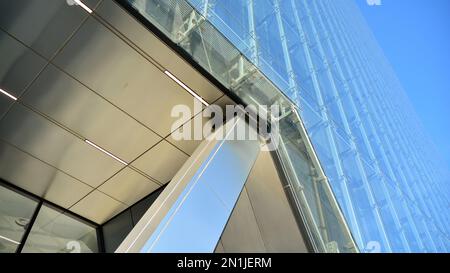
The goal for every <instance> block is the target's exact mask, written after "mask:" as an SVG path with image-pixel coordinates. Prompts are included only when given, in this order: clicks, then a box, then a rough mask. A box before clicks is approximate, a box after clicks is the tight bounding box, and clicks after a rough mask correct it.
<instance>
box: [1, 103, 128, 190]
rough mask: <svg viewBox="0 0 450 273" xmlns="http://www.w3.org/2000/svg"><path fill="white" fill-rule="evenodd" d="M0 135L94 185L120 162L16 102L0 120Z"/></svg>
mask: <svg viewBox="0 0 450 273" xmlns="http://www.w3.org/2000/svg"><path fill="white" fill-rule="evenodd" d="M0 138H2V139H4V140H6V141H7V142H9V143H11V144H13V145H15V146H17V147H19V148H20V149H22V150H24V151H26V152H28V153H30V154H32V155H33V156H35V157H37V158H40V159H42V160H43V161H45V162H47V163H49V164H51V165H52V166H55V167H56V168H58V169H61V170H63V171H65V172H67V173H68V174H70V175H72V176H74V177H76V178H78V179H80V180H81V181H83V182H85V183H87V184H89V185H91V186H92V187H96V186H98V185H99V184H101V183H102V182H103V181H105V180H106V179H108V178H109V177H111V176H112V175H113V174H114V173H116V172H117V171H118V170H120V169H121V168H122V167H123V165H122V164H121V163H119V162H118V161H116V160H115V159H113V158H111V157H109V156H107V155H106V154H104V153H102V152H100V151H98V150H97V149H95V148H94V147H92V146H90V145H87V144H86V143H85V142H84V141H82V140H81V139H79V138H77V137H75V136H74V135H72V134H70V133H69V132H67V131H66V130H64V129H62V128H61V127H59V126H57V125H55V124H54V123H52V122H50V121H48V120H47V119H45V118H43V117H42V116H40V115H38V114H36V113H34V112H32V111H30V110H28V109H27V108H25V107H23V106H21V105H19V104H15V105H14V106H13V108H12V109H11V111H9V113H8V114H7V115H6V116H5V117H4V118H3V120H1V122H0Z"/></svg>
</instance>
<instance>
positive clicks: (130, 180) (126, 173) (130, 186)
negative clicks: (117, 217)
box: [98, 167, 161, 206]
mask: <svg viewBox="0 0 450 273" xmlns="http://www.w3.org/2000/svg"><path fill="white" fill-rule="evenodd" d="M159 187H161V185H159V184H157V183H155V182H153V181H151V180H150V179H148V178H147V177H145V176H143V175H141V174H139V173H138V172H136V171H134V170H132V169H130V168H128V167H127V168H125V169H123V170H122V171H120V172H119V173H118V174H116V175H115V176H114V177H112V178H111V179H109V180H108V181H106V182H105V183H104V184H103V185H101V186H100V187H99V188H98V189H99V190H100V191H102V192H104V193H106V194H108V195H109V196H112V197H114V198H115V199H117V200H119V201H121V202H123V203H125V204H127V205H129V206H131V205H133V204H135V203H136V202H137V201H139V200H141V199H142V198H144V197H145V196H147V195H149V194H150V193H152V192H154V191H155V190H157V189H158V188H159Z"/></svg>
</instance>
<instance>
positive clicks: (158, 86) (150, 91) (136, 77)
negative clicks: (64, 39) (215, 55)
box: [55, 18, 201, 136]
mask: <svg viewBox="0 0 450 273" xmlns="http://www.w3.org/2000/svg"><path fill="white" fill-rule="evenodd" d="M55 63H56V64H57V65H58V66H60V67H61V68H63V69H64V70H65V71H67V72H69V73H70V74H72V75H73V76H74V77H76V78H77V79H78V80H80V81H81V82H83V83H85V84H86V85H87V86H89V87H90V88H91V89H93V90H94V91H96V92H98V93H100V94H101V95H102V96H104V97H105V98H107V99H108V100H110V101H111V102H113V103H114V104H115V105H117V106H119V107H120V108H121V109H123V110H124V111H126V112H127V113H129V114H130V115H132V116H133V117H135V118H136V119H137V120H139V121H141V122H142V123H144V124H146V125H147V126H148V127H150V128H151V129H152V130H154V131H155V132H157V133H158V134H159V135H161V136H167V135H169V133H170V128H171V125H172V124H173V122H174V121H176V118H175V117H171V110H172V108H173V106H175V105H178V104H183V105H187V106H189V107H190V108H191V109H192V111H191V112H192V113H198V112H200V111H201V108H200V109H197V110H196V111H194V107H193V106H194V99H193V96H192V95H190V94H189V93H188V92H187V91H185V90H184V89H183V88H181V87H180V86H179V85H178V84H177V83H175V82H174V81H173V80H172V79H170V78H169V77H167V76H166V75H165V74H164V73H163V72H162V71H161V70H159V69H158V68H156V67H155V66H154V65H153V64H151V63H150V62H149V61H148V60H146V59H145V58H144V57H142V55H140V54H138V53H137V52H136V51H135V50H134V49H132V48H131V47H130V46H128V45H127V44H126V43H125V42H123V41H122V40H120V39H119V38H118V37H117V36H116V35H114V34H113V33H112V32H110V31H109V30H108V29H107V28H105V27H104V26H103V25H101V24H100V23H99V22H97V21H96V20H94V19H92V18H90V19H88V21H87V22H86V23H85V24H84V25H83V27H82V28H81V29H80V30H79V31H78V32H77V34H76V35H75V36H74V38H73V39H72V40H71V41H70V43H69V44H68V45H67V46H66V47H65V48H64V50H63V51H62V52H61V53H60V54H58V55H57V57H56V59H55ZM191 116H192V115H191Z"/></svg>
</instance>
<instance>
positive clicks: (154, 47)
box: [96, 1, 222, 103]
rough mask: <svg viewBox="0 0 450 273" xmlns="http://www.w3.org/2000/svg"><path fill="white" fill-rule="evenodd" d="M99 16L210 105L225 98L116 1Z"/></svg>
mask: <svg viewBox="0 0 450 273" xmlns="http://www.w3.org/2000/svg"><path fill="white" fill-rule="evenodd" d="M96 12H97V13H98V14H100V16H102V17H103V18H104V19H105V20H106V21H108V23H109V24H111V25H113V26H114V27H115V28H116V29H118V30H119V31H120V32H121V33H122V34H123V35H125V36H126V37H127V38H128V39H130V40H131V41H132V42H133V43H135V44H136V45H137V46H138V47H139V48H140V49H141V50H143V51H144V52H145V53H147V54H148V55H149V56H151V57H152V58H153V59H154V60H156V61H157V62H158V63H159V64H161V65H162V66H163V67H165V68H166V69H167V70H169V71H170V72H171V73H172V74H174V75H175V76H177V77H178V78H179V79H180V80H181V81H183V82H184V83H185V84H187V85H188V86H189V87H190V88H191V89H192V90H194V91H195V92H197V93H198V94H199V95H200V96H201V97H202V98H203V99H205V100H206V101H207V102H208V103H212V102H213V101H215V100H216V99H218V98H219V97H220V96H221V95H222V92H220V91H219V90H218V89H217V87H215V86H214V85H213V84H211V83H210V82H209V81H208V80H207V79H206V78H205V77H203V76H202V75H201V74H200V73H199V72H198V71H197V70H195V69H194V68H193V67H192V65H190V64H188V63H187V62H186V61H185V60H183V59H182V58H180V57H179V56H178V55H177V54H176V53H174V52H173V51H172V50H171V49H170V48H169V47H167V46H166V45H165V44H164V43H163V42H161V40H159V39H158V38H157V37H156V36H155V35H154V34H153V33H151V32H150V31H148V30H147V29H146V28H145V27H144V26H142V25H141V24H140V23H139V22H138V21H137V20H136V19H134V18H133V17H131V16H130V15H129V14H128V13H127V12H126V11H125V10H123V9H122V8H121V7H119V6H118V5H117V4H116V3H115V2H114V1H103V2H102V3H101V4H100V5H99V7H98V8H97V11H96Z"/></svg>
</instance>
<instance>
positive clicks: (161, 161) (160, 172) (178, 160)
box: [132, 140, 188, 184]
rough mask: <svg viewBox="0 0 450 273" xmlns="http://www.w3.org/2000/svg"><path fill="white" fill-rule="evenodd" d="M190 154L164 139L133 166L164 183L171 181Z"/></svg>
mask: <svg viewBox="0 0 450 273" xmlns="http://www.w3.org/2000/svg"><path fill="white" fill-rule="evenodd" d="M187 159H188V156H187V155H186V154H184V153H183V152H181V151H180V150H178V149H177V148H175V147H174V146H173V145H171V144H170V143H168V142H167V141H165V140H164V141H162V142H160V143H158V145H156V146H155V147H153V148H152V149H151V150H150V151H148V152H147V153H145V154H144V155H143V156H142V157H140V158H138V159H137V160H136V161H135V162H134V163H132V166H134V167H136V168H138V169H139V170H141V171H143V172H145V173H146V174H147V175H149V176H150V177H153V178H155V179H156V180H158V181H159V182H161V183H162V184H166V183H167V182H169V181H170V180H171V179H172V177H173V176H174V175H175V174H176V173H177V171H178V170H179V169H180V168H181V166H182V165H183V164H184V162H186V160H187Z"/></svg>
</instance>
